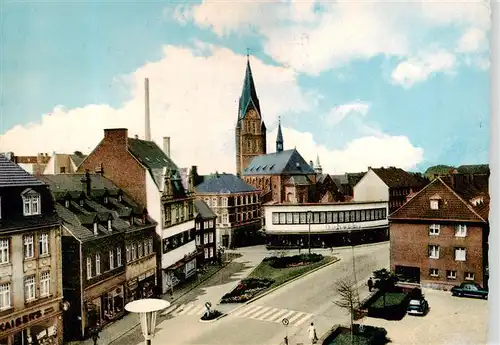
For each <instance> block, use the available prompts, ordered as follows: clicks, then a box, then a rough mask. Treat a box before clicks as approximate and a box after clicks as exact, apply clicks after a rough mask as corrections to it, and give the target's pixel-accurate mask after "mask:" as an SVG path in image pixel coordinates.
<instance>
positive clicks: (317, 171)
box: [314, 155, 323, 174]
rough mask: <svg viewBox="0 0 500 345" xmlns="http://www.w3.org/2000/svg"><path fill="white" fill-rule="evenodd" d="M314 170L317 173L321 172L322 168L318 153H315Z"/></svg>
mask: <svg viewBox="0 0 500 345" xmlns="http://www.w3.org/2000/svg"><path fill="white" fill-rule="evenodd" d="M314 171H315V172H316V173H317V174H322V173H323V168H322V167H321V163H320V162H319V155H316V165H315V166H314Z"/></svg>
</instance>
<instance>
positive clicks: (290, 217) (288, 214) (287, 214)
mask: <svg viewBox="0 0 500 345" xmlns="http://www.w3.org/2000/svg"><path fill="white" fill-rule="evenodd" d="M292 222H293V216H292V214H291V213H290V212H287V213H286V223H287V224H292Z"/></svg>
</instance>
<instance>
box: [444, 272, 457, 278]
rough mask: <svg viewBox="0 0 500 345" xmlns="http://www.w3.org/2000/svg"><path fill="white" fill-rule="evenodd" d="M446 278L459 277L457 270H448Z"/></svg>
mask: <svg viewBox="0 0 500 345" xmlns="http://www.w3.org/2000/svg"><path fill="white" fill-rule="evenodd" d="M446 278H448V279H457V271H446Z"/></svg>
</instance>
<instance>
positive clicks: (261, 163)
mask: <svg viewBox="0 0 500 345" xmlns="http://www.w3.org/2000/svg"><path fill="white" fill-rule="evenodd" d="M281 174H290V175H309V174H311V175H315V174H316V173H315V172H314V169H313V168H311V166H310V165H309V164H307V162H306V161H305V160H304V158H302V156H301V155H300V153H299V152H298V151H297V150H296V149H292V150H286V151H281V152H275V153H269V154H267V155H260V156H257V157H255V158H254V159H253V160H252V162H251V163H250V164H249V165H248V167H246V168H245V170H243V175H244V176H251V175H281Z"/></svg>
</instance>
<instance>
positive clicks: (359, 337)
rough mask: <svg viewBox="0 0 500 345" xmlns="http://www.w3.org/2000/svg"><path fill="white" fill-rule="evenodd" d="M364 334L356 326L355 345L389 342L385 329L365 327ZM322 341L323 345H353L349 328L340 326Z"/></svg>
mask: <svg viewBox="0 0 500 345" xmlns="http://www.w3.org/2000/svg"><path fill="white" fill-rule="evenodd" d="M362 328H363V329H362V332H361V330H360V327H359V325H358V324H355V325H354V337H353V338H354V344H355V345H384V344H387V343H388V342H389V340H388V339H387V331H386V330H385V329H384V328H380V327H373V326H363V327H362ZM321 340H322V341H321V342H319V344H321V345H351V330H350V329H349V328H348V327H343V326H338V327H336V328H334V329H332V331H331V332H330V334H329V335H327V336H326V337H325V338H324V339H323V338H322V339H321Z"/></svg>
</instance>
